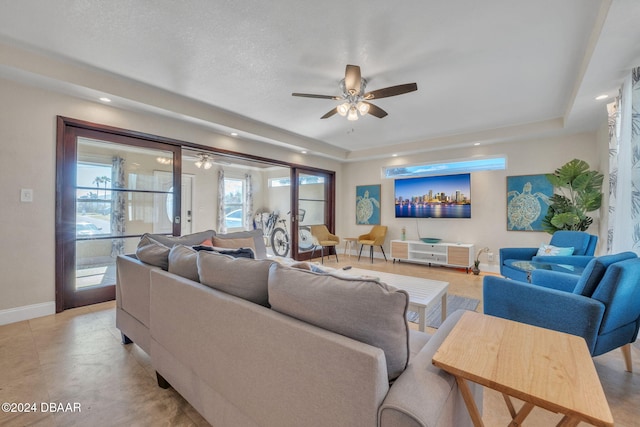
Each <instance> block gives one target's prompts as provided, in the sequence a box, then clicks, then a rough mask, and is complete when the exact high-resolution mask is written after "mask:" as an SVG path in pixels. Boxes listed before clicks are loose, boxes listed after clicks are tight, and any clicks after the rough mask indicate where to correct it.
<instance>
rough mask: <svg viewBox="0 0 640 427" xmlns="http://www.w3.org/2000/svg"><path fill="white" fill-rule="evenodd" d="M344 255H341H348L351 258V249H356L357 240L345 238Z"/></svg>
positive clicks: (355, 238)
mask: <svg viewBox="0 0 640 427" xmlns="http://www.w3.org/2000/svg"><path fill="white" fill-rule="evenodd" d="M343 240H344V253H343V255H347V254H348V255H349V258H351V249H356V250H357V249H358V238H357V237H345V238H344V239H343Z"/></svg>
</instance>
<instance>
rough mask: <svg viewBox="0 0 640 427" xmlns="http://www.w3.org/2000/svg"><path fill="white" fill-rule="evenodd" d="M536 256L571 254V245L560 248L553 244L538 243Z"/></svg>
mask: <svg viewBox="0 0 640 427" xmlns="http://www.w3.org/2000/svg"><path fill="white" fill-rule="evenodd" d="M536 255H537V256H569V255H573V247H569V248H560V247H558V246H553V245H544V244H543V245H540V249H538V253H537V254H536Z"/></svg>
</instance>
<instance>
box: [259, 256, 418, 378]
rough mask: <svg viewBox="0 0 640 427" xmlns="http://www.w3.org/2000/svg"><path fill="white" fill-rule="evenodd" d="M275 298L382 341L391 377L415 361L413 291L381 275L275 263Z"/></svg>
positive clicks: (338, 328) (287, 307)
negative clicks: (343, 274) (411, 333)
mask: <svg viewBox="0 0 640 427" xmlns="http://www.w3.org/2000/svg"><path fill="white" fill-rule="evenodd" d="M269 303H270V304H271V308H272V309H273V310H275V311H278V312H280V313H283V314H286V315H289V316H291V317H295V318H296V319H300V320H302V321H305V322H307V323H311V324H313V325H316V326H318V327H321V328H323V329H327V330H329V331H332V332H335V333H338V334H341V335H345V336H347V337H350V338H353V339H355V340H358V341H361V342H364V343H366V344H369V345H372V346H375V347H378V348H380V349H382V350H383V351H384V353H385V357H386V361H387V374H388V377H389V381H391V380H394V379H395V378H397V377H398V376H399V375H400V374H401V373H402V372H403V371H404V369H405V368H406V366H407V363H408V361H409V329H408V326H407V322H406V320H405V319H406V314H407V307H408V304H409V295H408V294H407V293H406V292H405V291H402V290H398V289H396V288H394V287H392V286H388V285H387V284H385V283H382V282H379V281H377V280H367V279H363V278H357V277H352V278H347V277H338V276H336V275H333V274H318V273H314V272H311V271H306V270H301V269H296V268H290V267H284V266H281V265H279V264H273V265H272V266H271V269H270V271H269Z"/></svg>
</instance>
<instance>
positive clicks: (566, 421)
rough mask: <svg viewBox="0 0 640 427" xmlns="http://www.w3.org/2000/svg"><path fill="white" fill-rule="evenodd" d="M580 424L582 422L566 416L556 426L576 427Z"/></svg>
mask: <svg viewBox="0 0 640 427" xmlns="http://www.w3.org/2000/svg"><path fill="white" fill-rule="evenodd" d="M579 423H580V420H577V419H575V418H573V417H570V416H569V415H565V416H564V417H562V419H561V420H560V422H559V423H558V424H556V426H557V427H574V426H577V425H578V424H579Z"/></svg>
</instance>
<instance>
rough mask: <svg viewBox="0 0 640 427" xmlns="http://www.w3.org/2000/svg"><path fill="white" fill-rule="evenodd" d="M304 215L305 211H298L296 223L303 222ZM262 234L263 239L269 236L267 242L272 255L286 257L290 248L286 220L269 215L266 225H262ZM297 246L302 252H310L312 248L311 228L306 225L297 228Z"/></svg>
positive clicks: (272, 214)
mask: <svg viewBox="0 0 640 427" xmlns="http://www.w3.org/2000/svg"><path fill="white" fill-rule="evenodd" d="M305 213H306V211H305V210H304V209H299V211H298V221H300V222H302V221H304V215H305ZM289 214H291V211H289V212H287V215H289ZM280 224H282V225H280ZM263 232H264V235H265V237H267V236H269V238H268V242H269V243H270V244H271V249H273V253H274V254H276V255H278V256H281V257H285V256H287V254H288V253H289V249H290V247H291V244H290V240H289V231H288V229H287V220H286V219H284V218H280V217H279V215H278V214H277V213H275V212H272V213H270V214H269V216H268V218H267V221H266V223H264V226H263ZM298 246H299V248H300V249H301V250H303V251H307V250H311V249H312V248H313V236H312V235H311V227H309V226H306V225H301V226H299V227H298Z"/></svg>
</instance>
